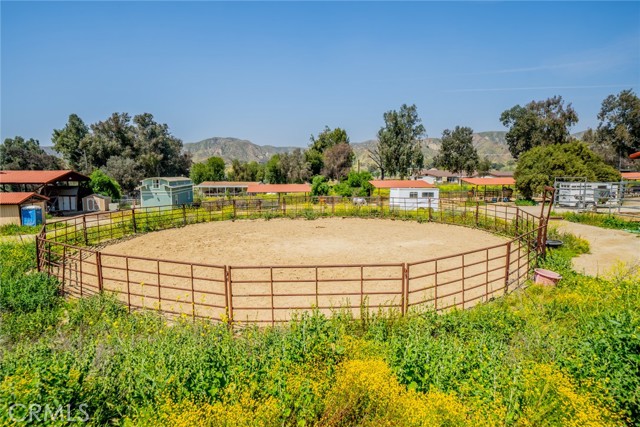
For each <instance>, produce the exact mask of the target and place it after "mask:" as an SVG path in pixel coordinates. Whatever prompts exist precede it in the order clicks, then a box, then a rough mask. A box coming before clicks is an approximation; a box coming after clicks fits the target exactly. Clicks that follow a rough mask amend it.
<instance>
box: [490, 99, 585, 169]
mask: <svg viewBox="0 0 640 427" xmlns="http://www.w3.org/2000/svg"><path fill="white" fill-rule="evenodd" d="M500 121H501V122H502V124H503V125H504V126H506V127H508V128H509V131H508V132H507V134H506V136H505V138H506V140H507V144H508V146H509V151H510V152H511V155H512V156H513V157H514V158H515V159H517V158H518V157H519V156H520V155H521V154H522V153H525V152H527V151H529V150H530V149H532V148H533V147H537V146H539V145H548V144H561V143H563V142H568V141H569V140H570V139H571V134H570V132H569V128H570V127H571V126H573V125H574V124H576V123H578V114H577V113H576V112H575V110H574V109H573V107H572V106H571V103H569V104H567V106H566V108H565V106H564V101H563V100H562V97H561V96H554V97H553V98H549V99H546V100H544V101H531V102H530V103H528V104H527V105H525V106H524V107H522V106H520V105H516V106H514V107H513V108H511V109H509V110H506V111H504V112H503V113H502V115H501V116H500Z"/></svg>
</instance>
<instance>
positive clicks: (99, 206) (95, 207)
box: [82, 194, 111, 212]
mask: <svg viewBox="0 0 640 427" xmlns="http://www.w3.org/2000/svg"><path fill="white" fill-rule="evenodd" d="M109 203H111V197H109V196H103V195H102V194H90V195H88V196H86V197H83V198H82V210H83V211H85V212H106V211H108V210H109Z"/></svg>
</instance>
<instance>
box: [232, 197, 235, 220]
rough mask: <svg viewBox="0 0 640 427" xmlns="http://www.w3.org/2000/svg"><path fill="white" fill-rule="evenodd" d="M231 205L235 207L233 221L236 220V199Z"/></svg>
mask: <svg viewBox="0 0 640 427" xmlns="http://www.w3.org/2000/svg"><path fill="white" fill-rule="evenodd" d="M231 205H232V206H233V219H234V220H235V219H236V199H233V200H232V201H231Z"/></svg>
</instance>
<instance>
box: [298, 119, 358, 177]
mask: <svg viewBox="0 0 640 427" xmlns="http://www.w3.org/2000/svg"><path fill="white" fill-rule="evenodd" d="M338 144H349V136H348V135H347V131H346V130H344V129H342V128H335V129H331V128H330V127H329V126H325V127H324V130H323V131H322V132H320V133H319V134H318V137H317V138H316V137H314V136H313V135H311V145H310V146H309V149H308V150H307V151H306V152H305V160H306V161H307V163H309V169H310V172H311V174H313V175H317V174H320V173H321V172H322V169H323V168H324V164H325V152H326V151H327V150H329V149H330V148H332V147H334V146H336V145H338Z"/></svg>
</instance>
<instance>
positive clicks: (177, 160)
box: [52, 113, 191, 191]
mask: <svg viewBox="0 0 640 427" xmlns="http://www.w3.org/2000/svg"><path fill="white" fill-rule="evenodd" d="M52 139H53V142H54V144H55V145H56V147H58V148H59V149H60V150H61V152H62V153H63V155H64V156H65V158H66V159H67V160H68V161H69V163H70V166H72V167H79V168H80V170H82V171H84V172H86V173H89V172H91V171H93V170H95V169H103V170H104V171H105V172H106V173H107V174H108V175H110V176H112V177H113V178H114V179H115V180H116V181H117V182H119V183H120V185H121V186H122V188H123V189H124V190H126V191H131V190H133V189H134V188H135V187H136V186H137V185H138V184H139V183H140V180H142V179H143V178H145V177H149V176H182V175H187V174H188V173H189V168H190V166H191V158H190V156H189V155H188V154H186V153H182V145H183V144H182V141H181V140H180V139H178V138H176V137H174V136H173V135H171V133H170V132H169V127H168V126H167V125H166V124H161V123H157V122H156V121H155V120H154V118H153V115H151V114H149V113H143V114H139V115H137V116H135V117H133V120H132V119H131V116H130V115H129V114H128V113H113V114H112V115H111V116H110V117H109V118H108V119H107V120H104V121H99V122H96V123H93V124H91V125H90V126H89V129H87V127H86V125H85V124H84V122H83V121H82V120H81V119H80V118H79V117H78V116H77V115H75V114H72V115H71V116H69V121H68V123H67V125H66V126H65V127H64V128H63V129H60V130H54V132H53V138H52Z"/></svg>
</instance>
